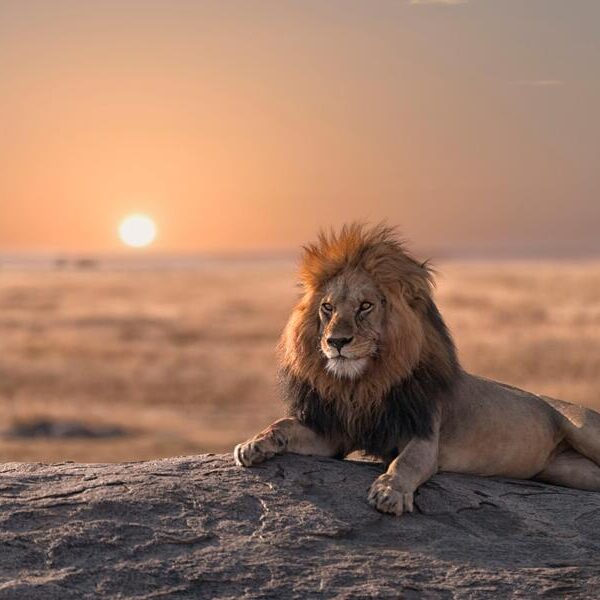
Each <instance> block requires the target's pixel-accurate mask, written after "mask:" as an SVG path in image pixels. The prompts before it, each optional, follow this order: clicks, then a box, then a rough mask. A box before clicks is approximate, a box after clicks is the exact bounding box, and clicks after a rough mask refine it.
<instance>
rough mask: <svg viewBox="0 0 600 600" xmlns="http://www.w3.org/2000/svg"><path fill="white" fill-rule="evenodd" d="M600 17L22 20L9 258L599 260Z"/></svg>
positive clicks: (476, 4) (490, 14)
mask: <svg viewBox="0 0 600 600" xmlns="http://www.w3.org/2000/svg"><path fill="white" fill-rule="evenodd" d="M599 25H600V3H598V2H597V0H588V1H586V0H578V1H570V2H569V1H567V0H529V1H527V2H523V0H502V1H499V0H497V1H491V0H488V1H485V0H471V1H470V2H467V1H463V2H460V1H458V0H454V1H450V0H446V1H437V2H436V1H435V0H428V1H425V0H421V1H413V2H412V3H411V2H405V1H402V0H394V1H385V0H379V1H378V2H367V1H363V2H357V1H354V0H326V1H323V0H314V1H313V0H304V1H302V2H291V1H282V0H277V1H266V0H265V1H261V2H248V1H247V0H240V1H228V2H223V1H222V0H218V1H214V2H213V1H203V2H191V1H189V0H168V1H167V0H144V1H141V0H140V1H131V0H126V1H125V0H119V1H114V0H103V1H102V2H81V1H80V0H72V1H65V0H54V1H53V2H48V1H46V0H43V1H42V0H40V1H36V0H27V1H23V0H3V1H2V3H1V4H0V84H1V86H2V89H1V92H0V165H1V170H0V250H1V251H47V250H52V251H73V252H103V251H108V252H111V251H115V250H118V249H119V248H120V247H121V246H120V242H119V240H118V237H117V234H116V228H117V225H118V223H119V221H120V219H122V218H123V217H124V216H126V215H127V214H130V213H137V212H141V213H145V214H150V215H152V217H153V218H154V219H155V220H156V222H157V224H158V226H159V229H160V232H161V235H160V238H159V239H158V240H157V243H156V244H155V249H156V250H158V251H167V252H198V251H211V252H212V251H248V250H258V249H260V250H281V249H288V248H294V247H295V246H297V244H299V243H301V242H303V241H305V240H306V239H308V238H311V237H312V236H314V233H315V230H316V229H318V228H319V227H321V226H325V225H336V224H339V223H341V222H344V221H348V220H351V219H366V220H370V221H379V220H382V219H386V220H388V221H389V222H390V223H395V224H399V225H400V226H401V227H402V229H403V230H404V231H405V232H406V235H407V236H408V237H409V238H410V239H413V240H415V241H417V242H418V244H419V245H421V246H435V247H440V248H447V249H452V248H470V249H472V250H473V251H474V252H482V253H484V252H494V251H505V250H506V249H507V248H509V249H517V250H519V249H521V250H523V251H524V252H525V251H526V252H529V253H531V252H533V253H539V254H546V253H549V252H552V253H556V254H561V253H572V252H576V253H577V252H582V253H597V252H600V242H599V241H598V238H599V236H598V233H597V230H598V224H599V223H600V197H599V196H600V169H599V168H598V157H599V156H600V119H598V106H600V80H599V74H600V36H599V35H598V27H599Z"/></svg>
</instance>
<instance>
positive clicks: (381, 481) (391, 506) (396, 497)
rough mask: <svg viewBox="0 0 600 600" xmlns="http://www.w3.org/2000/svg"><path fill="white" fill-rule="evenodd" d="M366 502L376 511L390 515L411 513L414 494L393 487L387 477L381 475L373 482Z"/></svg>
mask: <svg viewBox="0 0 600 600" xmlns="http://www.w3.org/2000/svg"><path fill="white" fill-rule="evenodd" d="M368 500H369V504H370V505H371V506H373V507H375V508H376V509H377V510H378V511H380V512H384V513H389V514H392V515H401V514H402V513H405V512H412V511H413V507H414V493H413V492H409V491H403V490H401V489H399V486H393V485H392V481H391V478H390V476H389V475H381V476H380V477H378V478H377V479H376V480H375V482H374V483H373V485H372V486H371V489H370V490H369V496H368Z"/></svg>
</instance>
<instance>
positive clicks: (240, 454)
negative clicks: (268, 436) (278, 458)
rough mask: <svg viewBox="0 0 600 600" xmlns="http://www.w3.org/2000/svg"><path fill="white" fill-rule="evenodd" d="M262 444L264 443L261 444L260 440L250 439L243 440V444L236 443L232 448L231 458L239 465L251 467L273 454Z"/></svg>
mask: <svg viewBox="0 0 600 600" xmlns="http://www.w3.org/2000/svg"><path fill="white" fill-rule="evenodd" d="M263 445H264V444H261V440H256V441H252V440H251V441H249V442H244V443H243V444H238V445H237V446H236V447H235V448H234V449H233V458H234V459H235V462H236V464H238V465H240V466H241V467H251V466H253V465H258V464H259V463H261V462H264V461H265V460H267V459H268V458H271V457H272V456H274V455H275V453H274V452H269V451H268V450H267V449H265V448H263V447H262V446H263Z"/></svg>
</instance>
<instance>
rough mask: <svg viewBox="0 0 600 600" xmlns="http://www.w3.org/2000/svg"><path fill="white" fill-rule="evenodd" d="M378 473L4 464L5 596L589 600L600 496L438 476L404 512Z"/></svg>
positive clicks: (193, 462)
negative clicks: (379, 493) (373, 487)
mask: <svg viewBox="0 0 600 600" xmlns="http://www.w3.org/2000/svg"><path fill="white" fill-rule="evenodd" d="M380 473H381V466H380V465H378V464H376V463H371V462H360V461H339V460H333V459H323V458H315V457H301V456H293V455H289V456H284V457H280V458H277V459H274V460H272V461H269V462H267V463H265V464H264V465H262V466H260V467H256V468H252V469H244V468H241V467H236V466H235V465H234V464H233V460H232V458H231V457H230V456H225V455H224V456H215V455H202V456H194V457H184V458H173V459H166V460H157V461H150V462H141V463H124V464H120V465H115V464H109V465H96V464H94V465H81V464H74V463H61V464H56V465H41V464H17V463H12V464H6V465H2V466H0V507H1V508H0V520H1V521H2V522H1V524H0V598H27V599H28V600H29V599H32V600H33V599H37V598H40V599H42V598H43V599H44V600H47V599H53V598H56V599H61V600H63V599H68V598H78V599H79V598H98V597H105V598H119V599H123V598H136V599H142V598H162V597H173V598H231V599H234V598H235V599H238V598H285V599H288V598H316V597H318V598H398V597H403V598H418V597H423V596H425V597H427V598H486V597H489V598H499V597H500V598H501V597H517V598H519V597H521V598H532V597H537V596H538V595H544V596H546V597H556V598H564V597H566V596H568V597H569V598H573V597H575V598H577V597H581V598H586V597H593V596H595V595H597V590H598V587H599V586H600V558H599V557H600V494H597V493H593V492H584V491H578V490H571V489H566V488H560V487H554V486H550V485H545V484H541V483H537V482H527V481H518V482H517V481H512V480H501V479H488V478H478V477H467V476H463V475H454V474H441V475H437V476H435V477H434V478H433V479H432V480H431V481H430V482H428V483H427V484H425V485H424V486H423V487H422V488H421V489H420V490H419V492H418V493H417V495H416V498H415V504H416V510H415V512H414V513H412V514H409V515H405V516H403V517H401V518H397V517H392V516H388V515H382V514H379V513H377V512H375V511H374V510H373V509H372V508H371V507H370V506H369V505H368V504H367V501H366V495H367V490H368V488H369V486H370V484H371V482H372V481H373V480H374V479H375V477H377V475H378V474H380Z"/></svg>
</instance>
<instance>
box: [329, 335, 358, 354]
mask: <svg viewBox="0 0 600 600" xmlns="http://www.w3.org/2000/svg"><path fill="white" fill-rule="evenodd" d="M353 339H354V338H351V337H338V338H334V337H330V338H327V343H328V344H329V345H330V346H333V347H334V348H336V349H337V351H338V352H341V351H342V348H343V347H344V346H345V345H346V344H349V343H350V342H351V341H352V340H353Z"/></svg>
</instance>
